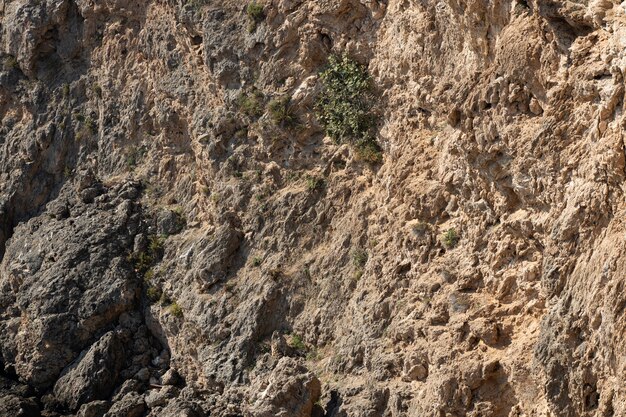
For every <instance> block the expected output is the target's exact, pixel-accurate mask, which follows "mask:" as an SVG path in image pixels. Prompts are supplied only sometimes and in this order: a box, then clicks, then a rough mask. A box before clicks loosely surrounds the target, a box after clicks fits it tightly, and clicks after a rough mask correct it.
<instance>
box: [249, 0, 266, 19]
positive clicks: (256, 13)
mask: <svg viewBox="0 0 626 417" xmlns="http://www.w3.org/2000/svg"><path fill="white" fill-rule="evenodd" d="M246 14H247V15H248V17H249V18H250V20H252V21H253V22H254V23H261V22H262V21H263V20H264V19H265V12H264V11H263V5H262V4H259V3H257V2H256V1H252V2H250V3H248V7H246Z"/></svg>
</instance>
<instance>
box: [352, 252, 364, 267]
mask: <svg viewBox="0 0 626 417" xmlns="http://www.w3.org/2000/svg"><path fill="white" fill-rule="evenodd" d="M367 259H368V255H367V252H366V251H365V250H363V249H355V250H354V251H353V252H352V263H353V264H354V266H356V267H357V268H363V267H364V266H365V264H366V263H367Z"/></svg>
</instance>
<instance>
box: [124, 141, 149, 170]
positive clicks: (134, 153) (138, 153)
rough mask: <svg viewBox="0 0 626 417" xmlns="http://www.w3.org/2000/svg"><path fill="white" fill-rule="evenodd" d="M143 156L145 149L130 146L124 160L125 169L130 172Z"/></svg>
mask: <svg viewBox="0 0 626 417" xmlns="http://www.w3.org/2000/svg"><path fill="white" fill-rule="evenodd" d="M145 154H146V148H145V147H144V146H141V147H139V148H138V147H136V146H131V147H130V148H128V151H127V153H126V158H125V160H124V162H125V164H126V168H128V170H130V171H132V170H133V169H134V168H135V167H136V166H137V164H138V163H139V161H140V160H141V159H142V158H143V157H144V155H145Z"/></svg>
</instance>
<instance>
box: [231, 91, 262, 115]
mask: <svg viewBox="0 0 626 417" xmlns="http://www.w3.org/2000/svg"><path fill="white" fill-rule="evenodd" d="M263 100H264V96H263V93H261V92H260V91H259V90H256V89H255V90H254V91H252V92H242V93H241V94H240V95H239V97H238V98H237V106H238V107H239V111H240V112H242V113H243V114H245V115H246V116H248V117H252V118H257V117H261V115H262V114H263Z"/></svg>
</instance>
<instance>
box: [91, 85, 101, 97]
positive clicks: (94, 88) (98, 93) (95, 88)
mask: <svg viewBox="0 0 626 417" xmlns="http://www.w3.org/2000/svg"><path fill="white" fill-rule="evenodd" d="M91 91H93V92H94V94H95V95H96V96H98V98H102V87H100V86H99V85H98V84H94V85H92V86H91Z"/></svg>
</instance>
